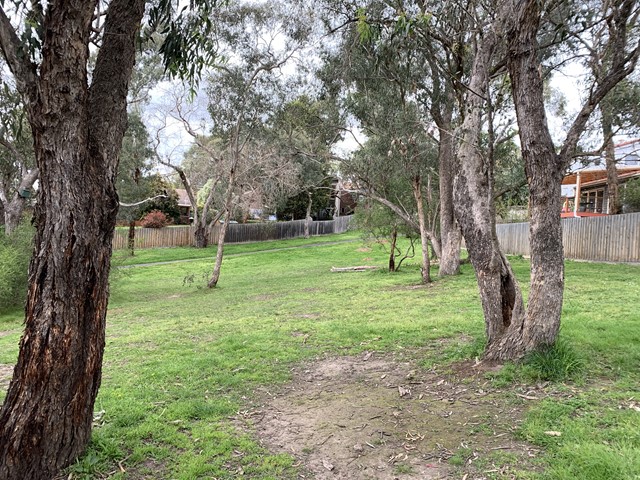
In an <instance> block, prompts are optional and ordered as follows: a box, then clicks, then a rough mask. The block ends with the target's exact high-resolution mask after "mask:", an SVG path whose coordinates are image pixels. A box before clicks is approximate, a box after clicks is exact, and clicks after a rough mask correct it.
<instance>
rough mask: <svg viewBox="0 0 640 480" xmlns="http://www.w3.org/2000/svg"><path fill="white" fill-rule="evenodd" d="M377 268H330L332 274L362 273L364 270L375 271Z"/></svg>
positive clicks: (364, 266) (366, 266) (363, 266)
mask: <svg viewBox="0 0 640 480" xmlns="http://www.w3.org/2000/svg"><path fill="white" fill-rule="evenodd" d="M376 268H378V267H375V266H371V265H360V266H357V267H331V271H332V272H364V271H365V270H375V269H376Z"/></svg>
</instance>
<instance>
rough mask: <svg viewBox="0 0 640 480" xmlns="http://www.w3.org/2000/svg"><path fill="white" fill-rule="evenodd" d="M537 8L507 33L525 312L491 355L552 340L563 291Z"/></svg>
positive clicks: (522, 12) (526, 10)
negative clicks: (524, 223)
mask: <svg viewBox="0 0 640 480" xmlns="http://www.w3.org/2000/svg"><path fill="white" fill-rule="evenodd" d="M539 8H540V6H539V4H538V3H537V2H536V1H528V2H526V3H524V4H522V5H521V6H520V9H519V10H518V11H517V17H516V21H515V23H514V29H513V31H511V32H509V35H508V38H509V42H508V43H509V55H508V62H507V63H508V69H509V75H510V77H511V83H512V90H513V98H514V104H515V107H516V115H517V118H518V127H519V134H520V142H521V146H522V157H523V159H524V161H525V171H526V174H527V179H528V183H529V192H530V193H529V205H530V212H531V220H530V226H529V239H530V240H529V241H530V249H531V280H530V284H531V288H530V292H529V302H528V306H527V311H526V314H525V315H518V316H516V317H515V318H514V319H513V320H512V322H511V325H510V326H509V328H508V330H507V331H506V332H505V334H504V335H503V337H502V338H501V339H500V341H499V342H495V343H493V344H492V345H490V346H489V347H488V348H487V352H486V356H487V357H488V358H491V359H513V358H518V357H521V356H523V355H524V354H526V353H527V352H530V351H532V350H537V349H539V348H541V347H543V346H545V345H551V344H553V343H554V342H555V341H556V338H557V335H558V331H559V329H560V315H561V312H562V298H563V291H564V252H563V247H562V223H561V217H560V212H561V210H562V197H561V187H560V185H561V182H562V177H563V174H564V166H563V162H562V161H561V160H560V159H559V158H558V155H557V154H556V150H555V146H554V144H553V141H552V139H551V135H550V133H549V129H548V128H546V125H547V119H546V113H545V108H544V83H543V78H542V75H541V73H540V60H539V58H538V55H539V53H538V48H537V47H538V43H537V39H536V36H537V33H538V28H539V22H540V15H541V13H540V10H539Z"/></svg>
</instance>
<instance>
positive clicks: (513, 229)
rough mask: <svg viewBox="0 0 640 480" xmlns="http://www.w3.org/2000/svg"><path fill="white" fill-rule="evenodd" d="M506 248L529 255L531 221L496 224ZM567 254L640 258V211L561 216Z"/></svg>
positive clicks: (603, 258) (605, 259)
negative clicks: (572, 216)
mask: <svg viewBox="0 0 640 480" xmlns="http://www.w3.org/2000/svg"><path fill="white" fill-rule="evenodd" d="M496 233H497V235H498V240H499V242H500V246H501V247H502V249H503V251H504V252H505V253H508V254H515V255H529V254H530V252H529V224H528V223H515V224H514V223H511V224H500V225H497V226H496ZM562 243H563V245H564V256H565V258H570V259H575V260H592V261H602V262H640V213H628V214H624V215H608V216H603V217H581V218H566V219H563V220H562Z"/></svg>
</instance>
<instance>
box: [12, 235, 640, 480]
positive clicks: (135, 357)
mask: <svg viewBox="0 0 640 480" xmlns="http://www.w3.org/2000/svg"><path fill="white" fill-rule="evenodd" d="M357 238H358V237H357V234H353V233H351V234H345V235H333V236H327V237H315V238H312V239H309V240H291V241H280V242H264V243H261V244H246V245H229V246H228V248H227V249H226V250H225V252H226V253H228V254H229V256H228V257H227V258H226V259H225V261H224V264H223V270H222V276H221V280H220V283H219V287H218V288H216V289H214V290H208V289H206V288H204V287H205V285H206V276H207V274H208V273H210V270H211V268H212V261H211V257H212V256H213V255H214V250H213V249H208V250H206V251H203V250H196V249H190V248H175V249H153V250H148V251H138V252H137V253H136V256H135V257H133V258H132V259H131V258H128V259H125V260H123V259H122V258H115V259H114V265H132V264H134V263H141V264H147V263H154V262H163V261H173V260H181V259H190V260H192V261H189V262H177V263H171V264H158V265H150V266H140V267H135V268H115V269H114V276H113V279H112V287H111V300H110V309H109V315H108V325H107V345H106V351H105V361H104V371H103V381H102V387H101V390H100V394H99V396H98V399H97V402H96V412H98V413H99V415H97V418H96V428H95V429H94V434H93V440H92V444H91V447H90V450H89V452H88V453H87V455H86V456H85V457H83V458H82V459H81V460H80V461H79V462H78V464H76V465H75V466H74V467H72V469H71V472H72V473H73V474H74V475H75V476H74V477H73V478H104V477H105V476H107V474H109V473H111V476H110V477H109V478H122V479H125V478H167V479H169V478H171V479H174V478H175V479H196V478H236V475H235V474H234V473H233V472H237V471H239V469H242V471H243V472H244V476H245V477H247V478H272V479H286V478H291V479H293V478H297V475H298V470H297V468H296V466H295V465H294V460H293V457H290V456H288V455H284V454H278V455H275V454H271V453H269V452H266V451H264V449H263V448H261V447H260V446H259V444H258V443H257V442H256V440H255V439H254V438H251V437H250V436H248V435H247V434H243V433H240V432H239V431H238V430H237V429H235V428H234V426H233V425H232V423H231V422H230V421H229V420H228V417H229V416H231V415H233V414H235V413H236V412H237V411H239V410H242V408H243V406H244V405H245V404H246V398H248V397H250V396H251V395H252V392H254V391H255V389H257V388H266V387H270V386H271V387H273V386H277V385H280V384H283V383H284V382H286V381H287V380H288V379H289V378H290V376H291V373H290V372H291V367H292V366H293V365H296V364H299V363H300V362H301V361H303V360H306V359H311V358H316V357H319V356H321V355H323V354H325V353H328V354H330V355H350V354H355V353H358V352H362V351H363V350H364V349H366V348H368V349H371V348H375V349H376V350H377V351H387V352H392V351H397V350H399V349H405V350H410V349H415V350H417V349H419V348H420V347H423V346H427V345H429V344H430V343H432V342H433V341H434V340H435V339H441V338H450V339H451V341H450V342H448V343H447V346H446V347H443V349H442V350H441V351H438V352H437V353H436V354H434V356H432V357H429V358H424V365H433V364H438V365H443V364H446V363H447V362H452V361H456V360H460V359H469V358H474V357H475V356H476V355H478V354H479V353H480V352H481V349H482V338H483V332H484V326H483V320H482V311H481V307H480V301H479V295H478V292H477V286H476V282H475V277H474V274H473V271H472V269H471V267H470V266H469V265H465V266H464V268H463V272H462V274H461V275H459V276H456V277H454V278H448V279H445V280H438V281H436V282H435V283H434V284H433V285H432V286H430V287H428V288H409V287H411V286H414V285H416V284H417V282H418V281H419V267H418V266H417V265H416V263H415V261H414V263H412V264H408V265H407V266H406V267H405V268H403V270H402V271H401V272H398V273H395V274H389V273H387V272H385V271H383V270H382V269H381V270H379V271H367V272H358V273H331V272H330V269H331V267H332V266H337V267H339V266H353V265H363V264H367V265H379V266H381V267H383V266H384V265H385V264H386V260H387V259H386V255H385V253H384V252H383V251H381V250H380V249H379V248H378V247H376V246H374V247H372V249H371V250H370V251H367V250H366V249H363V248H362V247H363V245H362V244H361V243H360V242H353V241H352V242H343V240H354V239H357ZM333 242H339V243H333ZM316 243H324V244H323V245H318V246H313V247H310V248H295V249H290V248H288V247H300V246H304V245H309V244H316ZM283 248H284V249H283ZM275 249H277V250H275ZM268 250H272V251H268ZM258 251H262V252H261V253H256V252H258ZM203 257H204V258H203ZM512 263H513V267H514V270H515V272H516V275H517V276H518V277H519V278H520V279H521V280H522V281H526V280H527V279H528V274H529V270H528V269H529V265H528V262H527V261H526V260H522V259H516V258H514V259H512ZM566 279H567V287H566V292H565V304H564V316H563V326H562V332H561V337H562V338H563V340H564V342H565V343H566V344H568V345H569V349H570V350H571V351H572V352H573V353H574V354H575V355H577V356H578V357H579V358H581V359H582V362H583V363H584V369H583V370H582V373H581V374H580V375H578V376H576V377H575V378H574V379H573V380H571V381H568V382H567V384H557V385H554V388H556V389H559V390H563V389H565V390H566V391H567V392H569V394H567V395H564V396H562V398H561V399H559V398H554V400H553V401H551V400H549V401H542V402H537V403H532V405H533V406H532V407H531V409H530V411H529V413H528V415H527V418H526V421H525V423H524V424H523V426H522V427H521V429H520V431H519V435H520V437H521V438H522V439H524V440H527V441H529V442H532V443H533V444H535V445H538V446H539V447H540V448H541V449H542V450H543V452H544V455H543V460H542V464H541V472H538V473H534V472H521V474H520V475H521V477H519V478H540V479H572V480H575V479H637V478H639V476H640V412H639V411H638V409H640V381H639V380H640V308H638V299H639V298H640V268H638V267H634V266H625V265H604V264H590V263H577V262H567V269H566ZM523 287H524V288H525V294H526V288H527V287H526V285H524V286H523ZM21 322H22V314H21V312H20V311H16V312H12V313H11V312H10V313H5V314H2V315H0V364H13V363H14V362H15V360H16V357H17V353H18V351H17V349H18V347H17V345H18V340H19V336H20V333H21V332H20V330H21ZM372 345H373V346H372ZM534 373H535V372H534ZM534 373H532V369H531V367H527V366H524V367H522V366H517V367H515V366H511V367H506V368H505V369H504V371H503V372H502V373H500V374H497V375H494V376H493V377H492V381H494V382H502V383H505V382H506V383H509V382H527V381H534V380H532V379H533V378H534ZM3 396H4V392H0V399H1V398H3ZM548 431H559V432H561V433H562V435H561V436H549V435H548V434H546V433H545V432H548ZM238 452H242V455H238ZM118 462H120V465H122V466H124V467H125V468H123V469H124V470H127V471H135V472H137V475H138V476H136V477H131V476H128V475H129V474H128V473H122V472H121V470H120V468H119V465H118ZM113 472H115V473H113ZM118 472H120V473H118ZM144 475H148V477H144ZM499 478H502V477H499ZM504 478H511V477H504Z"/></svg>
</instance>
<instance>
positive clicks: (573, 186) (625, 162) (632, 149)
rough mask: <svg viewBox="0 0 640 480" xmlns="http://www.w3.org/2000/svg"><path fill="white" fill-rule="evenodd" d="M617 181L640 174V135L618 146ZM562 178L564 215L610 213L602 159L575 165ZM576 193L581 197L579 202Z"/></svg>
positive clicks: (576, 215) (639, 175) (616, 149)
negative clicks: (638, 137) (639, 137)
mask: <svg viewBox="0 0 640 480" xmlns="http://www.w3.org/2000/svg"><path fill="white" fill-rule="evenodd" d="M615 154H616V159H617V168H616V169H617V171H618V185H623V184H624V183H625V182H627V181H629V180H631V179H633V178H640V139H636V140H630V141H627V142H623V143H619V144H618V145H616V146H615ZM571 170H572V171H571V172H570V173H569V174H567V175H566V176H565V177H564V179H563V180H562V196H563V198H564V205H563V208H562V216H563V217H588V216H599V215H607V214H609V213H610V212H609V202H608V188H607V170H606V168H605V163H604V160H603V159H598V160H596V161H594V162H591V163H589V164H587V165H582V164H578V165H577V166H576V165H574V166H573V167H572V169H571ZM576 197H577V198H578V199H579V201H578V202H576Z"/></svg>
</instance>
